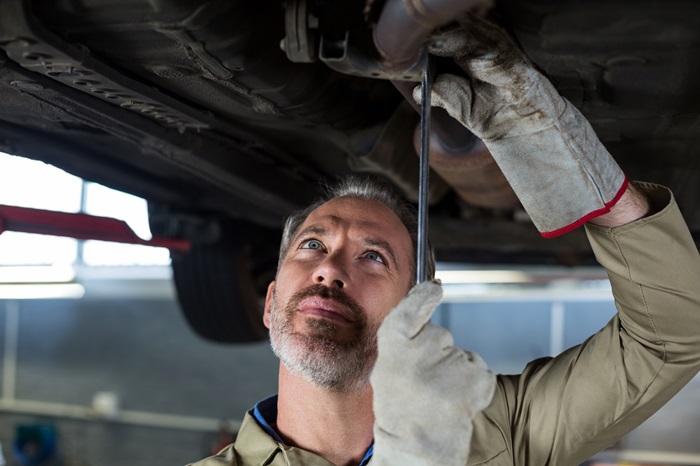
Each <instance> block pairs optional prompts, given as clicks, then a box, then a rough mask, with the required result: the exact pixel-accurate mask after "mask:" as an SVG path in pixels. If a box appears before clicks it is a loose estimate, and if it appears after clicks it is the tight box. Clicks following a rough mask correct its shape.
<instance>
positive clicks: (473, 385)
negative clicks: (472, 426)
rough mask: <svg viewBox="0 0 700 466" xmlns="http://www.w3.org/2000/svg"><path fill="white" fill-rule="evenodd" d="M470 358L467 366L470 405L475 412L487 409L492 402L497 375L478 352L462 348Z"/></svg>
mask: <svg viewBox="0 0 700 466" xmlns="http://www.w3.org/2000/svg"><path fill="white" fill-rule="evenodd" d="M462 351H464V353H465V354H466V356H467V358H468V359H469V364H468V365H467V366H465V368H464V371H465V372H466V377H465V378H466V379H467V380H468V383H467V385H468V386H469V396H470V397H471V400H470V406H471V409H472V410H473V411H472V412H473V413H477V412H479V411H482V410H484V409H486V407H488V406H489V405H490V404H491V400H492V399H493V394H494V392H495V390H496V376H495V374H494V373H493V372H492V371H491V370H490V369H489V368H488V366H487V365H486V362H485V361H484V360H483V359H482V358H481V356H479V355H478V354H477V353H474V352H471V351H467V350H462Z"/></svg>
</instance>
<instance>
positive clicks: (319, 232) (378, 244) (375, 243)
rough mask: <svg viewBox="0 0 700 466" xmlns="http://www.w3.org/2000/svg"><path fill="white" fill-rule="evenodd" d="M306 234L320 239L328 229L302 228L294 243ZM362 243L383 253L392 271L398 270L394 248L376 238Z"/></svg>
mask: <svg viewBox="0 0 700 466" xmlns="http://www.w3.org/2000/svg"><path fill="white" fill-rule="evenodd" d="M308 234H312V235H315V236H318V237H320V238H323V237H325V236H328V235H329V234H330V232H329V230H328V228H326V227H322V226H320V225H309V226H308V227H306V228H304V229H303V230H301V231H300V232H299V233H298V234H297V235H296V236H295V237H294V242H297V241H299V238H302V237H304V236H306V235H308ZM362 242H363V243H364V244H365V245H366V246H371V247H373V248H377V249H381V250H382V252H384V253H385V254H386V255H387V256H389V261H390V262H391V265H392V266H393V267H394V269H396V270H399V263H398V261H397V260H396V254H395V253H394V248H392V247H391V245H390V244H389V243H388V242H386V241H384V240H382V239H377V238H364V239H363V240H362Z"/></svg>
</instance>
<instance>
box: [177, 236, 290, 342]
mask: <svg viewBox="0 0 700 466" xmlns="http://www.w3.org/2000/svg"><path fill="white" fill-rule="evenodd" d="M217 237H218V239H217V240H216V241H213V242H207V243H199V244H193V247H192V249H191V250H190V251H189V252H188V253H186V254H182V255H177V256H175V255H174V256H173V259H172V269H173V278H174V282H175V288H176V290H177V295H178V300H179V303H180V308H181V309H182V312H183V314H184V316H185V319H186V320H187V322H188V323H189V325H190V326H191V327H192V329H193V330H194V331H195V332H196V333H197V334H198V335H200V336H201V337H203V338H205V339H207V340H210V341H214V342H219V343H247V342H256V341H261V340H265V339H267V338H268V332H267V328H266V327H265V326H264V325H263V320H262V316H263V310H264V298H265V292H266V290H267V284H268V283H269V282H270V281H271V280H272V279H273V278H274V273H275V270H276V266H277V264H276V259H277V250H278V246H279V234H275V233H274V232H271V231H268V230H262V229H260V228H259V227H255V226H252V225H248V224H236V223H229V224H223V225H222V228H221V234H219V235H217Z"/></svg>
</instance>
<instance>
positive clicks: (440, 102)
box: [413, 74, 478, 136]
mask: <svg viewBox="0 0 700 466" xmlns="http://www.w3.org/2000/svg"><path fill="white" fill-rule="evenodd" d="M472 98H473V92H472V87H471V83H470V82H469V81H468V80H467V79H464V78H462V77H460V76H455V75H453V74H441V75H439V76H438V77H437V78H435V81H434V82H433V85H432V88H431V93H430V100H431V105H432V106H434V107H441V108H443V109H445V110H446V111H447V113H448V114H449V115H450V116H451V117H452V118H454V119H455V120H457V121H459V122H460V123H462V124H463V125H464V126H466V127H467V128H468V129H470V130H471V129H472V128H471V125H470V121H471V109H472ZM413 100H415V101H416V103H417V104H418V105H420V104H421V102H422V99H421V89H420V86H416V88H414V89H413ZM472 132H473V131H472ZM477 136H478V135H477Z"/></svg>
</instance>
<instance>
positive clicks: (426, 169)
mask: <svg viewBox="0 0 700 466" xmlns="http://www.w3.org/2000/svg"><path fill="white" fill-rule="evenodd" d="M433 75H434V67H433V61H432V59H431V58H430V55H428V62H427V66H426V67H425V72H424V73H423V81H422V82H421V107H420V153H419V154H418V155H419V158H420V162H419V177H420V178H419V180H418V240H417V244H416V249H417V250H416V261H417V264H416V275H417V276H416V283H421V282H424V281H426V280H427V279H428V268H427V264H428V183H429V175H430V165H429V164H428V162H429V155H430V90H431V86H432V84H433V78H434V76H433Z"/></svg>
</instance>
